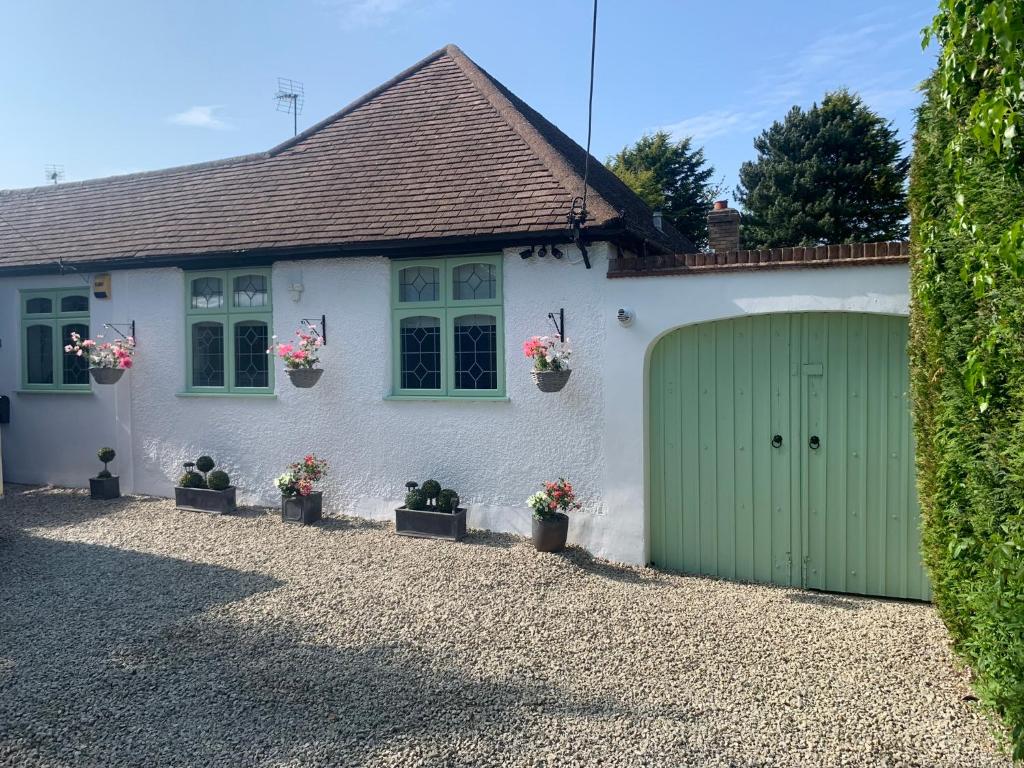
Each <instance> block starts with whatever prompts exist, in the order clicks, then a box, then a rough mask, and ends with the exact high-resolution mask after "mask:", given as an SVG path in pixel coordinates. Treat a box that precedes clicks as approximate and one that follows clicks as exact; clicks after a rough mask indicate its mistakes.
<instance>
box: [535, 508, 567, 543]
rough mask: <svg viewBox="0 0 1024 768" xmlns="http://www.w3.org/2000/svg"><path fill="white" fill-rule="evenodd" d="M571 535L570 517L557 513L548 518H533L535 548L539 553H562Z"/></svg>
mask: <svg viewBox="0 0 1024 768" xmlns="http://www.w3.org/2000/svg"><path fill="white" fill-rule="evenodd" d="M568 534H569V516H568V515H567V514H565V513H564V512H555V514H553V515H548V516H547V517H537V516H536V515H534V517H533V546H534V547H535V548H536V550H537V551H538V552H561V551H562V550H563V549H565V539H566V536H568Z"/></svg>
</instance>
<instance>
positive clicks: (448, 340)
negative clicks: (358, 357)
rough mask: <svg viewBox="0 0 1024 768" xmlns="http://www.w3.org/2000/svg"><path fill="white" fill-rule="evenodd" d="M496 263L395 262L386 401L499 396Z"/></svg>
mask: <svg viewBox="0 0 1024 768" xmlns="http://www.w3.org/2000/svg"><path fill="white" fill-rule="evenodd" d="M501 266H502V259H501V256H464V257H458V258H447V259H423V260H416V261H396V262H394V263H393V264H392V275H391V308H392V309H391V315H392V317H391V324H392V334H393V336H392V344H391V346H392V357H393V365H392V368H393V370H394V381H393V382H392V394H393V395H395V396H398V397H401V396H419V397H453V398H454V397H504V395H505V332H504V324H503V319H502V285H501V282H502V275H501Z"/></svg>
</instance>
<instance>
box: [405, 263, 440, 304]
mask: <svg viewBox="0 0 1024 768" xmlns="http://www.w3.org/2000/svg"><path fill="white" fill-rule="evenodd" d="M438 274H439V270H438V269H437V267H406V268H405V269H403V270H401V271H400V272H399V273H398V300H399V301H402V302H411V301H437V299H438V293H439V291H440V288H441V281H440V278H439V277H438Z"/></svg>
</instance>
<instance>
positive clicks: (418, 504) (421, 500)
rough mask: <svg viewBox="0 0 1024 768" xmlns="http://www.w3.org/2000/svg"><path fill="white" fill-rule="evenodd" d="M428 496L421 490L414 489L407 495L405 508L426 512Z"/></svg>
mask: <svg viewBox="0 0 1024 768" xmlns="http://www.w3.org/2000/svg"><path fill="white" fill-rule="evenodd" d="M428 506H429V505H428V504H427V494H425V493H424V492H423V490H422V489H420V488H414V489H413V490H411V491H409V492H408V493H407V494H405V508H406V509H416V510H424V509H426V508H427V507H428Z"/></svg>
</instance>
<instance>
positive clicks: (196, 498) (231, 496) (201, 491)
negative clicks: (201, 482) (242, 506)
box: [174, 485, 236, 515]
mask: <svg viewBox="0 0 1024 768" xmlns="http://www.w3.org/2000/svg"><path fill="white" fill-rule="evenodd" d="M174 506H176V507H177V508H178V509H187V510H189V511H190V512H213V513H214V514H217V515H223V514H226V513H228V512H234V511H235V509H236V507H235V486H233V485H229V486H228V487H227V488H225V489H224V490H223V491H211V490H210V489H209V488H182V487H181V486H180V485H176V486H174Z"/></svg>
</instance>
